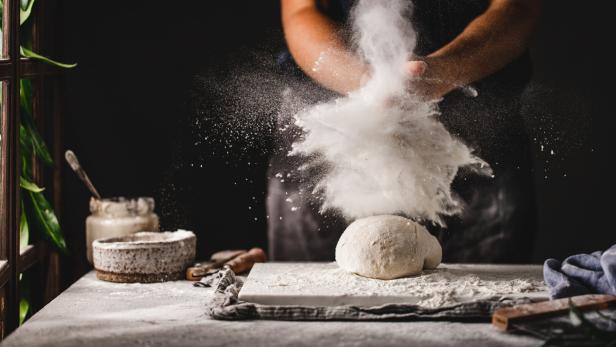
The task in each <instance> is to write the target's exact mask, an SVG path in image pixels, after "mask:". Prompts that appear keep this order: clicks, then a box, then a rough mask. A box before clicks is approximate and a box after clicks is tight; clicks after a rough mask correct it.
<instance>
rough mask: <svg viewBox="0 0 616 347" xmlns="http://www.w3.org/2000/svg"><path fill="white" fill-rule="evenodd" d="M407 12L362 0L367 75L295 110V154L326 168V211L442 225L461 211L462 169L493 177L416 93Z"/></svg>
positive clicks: (320, 191) (321, 180)
mask: <svg viewBox="0 0 616 347" xmlns="http://www.w3.org/2000/svg"><path fill="white" fill-rule="evenodd" d="M410 12H411V9H410V8H409V2H408V1H403V0H396V1H394V0H380V1H374V0H364V1H359V2H358V3H357V5H356V6H355V7H354V10H353V15H352V17H353V19H354V20H353V25H354V27H353V28H354V32H355V39H356V43H357V45H358V55H359V56H360V57H361V58H363V60H364V61H365V62H367V63H368V64H369V65H370V67H371V70H372V74H371V78H370V80H369V81H368V82H367V83H366V85H365V86H364V87H362V88H360V89H359V90H356V91H354V92H352V93H350V94H349V95H346V96H344V97H340V98H338V99H335V100H333V101H331V102H327V103H322V104H318V105H316V106H314V107H310V108H307V109H303V110H301V111H300V112H299V113H297V114H296V115H295V119H296V122H295V124H296V125H297V126H299V127H301V129H302V130H303V137H302V138H301V139H300V140H298V141H297V142H295V143H294V144H293V150H292V151H291V153H290V155H291V156H298V157H300V158H302V157H303V158H306V162H305V165H303V166H301V167H300V169H304V170H310V169H317V170H321V168H325V169H322V170H321V171H322V172H321V175H320V176H319V177H317V178H318V182H317V184H316V187H315V188H314V190H313V194H316V195H318V196H319V197H322V198H323V204H322V210H328V209H333V210H338V211H340V212H342V214H343V215H344V216H345V217H346V218H347V219H349V220H353V219H357V218H362V217H367V216H373V215H380V214H402V215H405V216H407V217H410V218H412V219H415V220H426V221H431V222H434V223H437V224H441V225H442V224H444V222H443V220H442V216H446V215H454V214H457V213H459V212H461V209H462V206H461V203H460V202H459V201H458V199H457V198H456V196H455V194H453V193H452V191H451V182H452V181H453V179H454V177H455V176H456V174H457V172H458V169H459V168H460V167H469V168H473V169H474V170H476V171H477V172H480V173H483V174H491V171H490V169H489V166H488V164H487V163H486V162H484V161H483V160H481V159H480V158H478V157H477V156H475V155H474V154H473V150H472V149H471V148H469V147H468V146H467V145H466V144H464V143H463V142H462V141H461V140H460V139H458V138H456V137H455V136H453V135H451V134H450V133H449V132H448V131H447V129H446V128H445V127H444V126H443V124H442V123H441V122H440V121H439V120H438V114H439V113H438V109H437V104H436V102H435V101H432V102H426V101H424V100H423V98H422V97H421V96H419V95H416V94H414V93H415V90H414V89H413V87H412V86H411V85H410V81H411V80H410V79H409V76H408V73H407V72H405V64H406V63H407V62H408V60H409V57H410V55H411V53H412V52H413V50H414V48H415V44H416V35H415V31H414V30H413V28H412V27H411V25H410V23H409V21H408V17H409V15H410ZM319 59H321V58H319ZM319 64H320V62H317V66H318V65H319Z"/></svg>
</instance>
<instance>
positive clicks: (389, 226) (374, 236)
mask: <svg viewBox="0 0 616 347" xmlns="http://www.w3.org/2000/svg"><path fill="white" fill-rule="evenodd" d="M441 258H442V249H441V245H440V244H439V243H438V241H437V239H436V238H435V237H434V236H432V235H431V234H430V233H429V232H428V230H426V228H424V227H423V226H422V225H420V224H418V223H416V222H414V221H412V220H410V219H407V218H404V217H400V216H393V215H381V216H372V217H367V218H361V219H358V220H356V221H354V222H353V223H351V225H349V226H348V227H347V228H346V230H345V231H344V233H342V236H340V239H339V240H338V244H337V245H336V263H338V266H340V267H341V268H342V269H344V270H346V271H348V272H352V273H355V274H358V275H360V276H364V277H370V278H377V279H384V280H386V279H394V278H399V277H404V276H410V275H416V274H419V273H421V271H422V270H423V269H434V268H436V267H437V266H438V265H439V264H440V263H441Z"/></svg>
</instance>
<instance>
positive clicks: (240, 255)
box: [186, 248, 267, 281]
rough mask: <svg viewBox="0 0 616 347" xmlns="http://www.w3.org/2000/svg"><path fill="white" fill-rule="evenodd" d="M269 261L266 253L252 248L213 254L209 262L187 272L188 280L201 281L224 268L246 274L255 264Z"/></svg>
mask: <svg viewBox="0 0 616 347" xmlns="http://www.w3.org/2000/svg"><path fill="white" fill-rule="evenodd" d="M266 260H267V256H266V255H265V251H263V249H261V248H251V249H250V250H249V251H246V250H227V251H220V252H216V253H214V254H212V257H211V258H210V261H209V262H201V263H197V264H195V265H194V266H191V267H189V268H188V269H187V270H186V279H187V280H189V281H199V280H200V279H201V278H203V277H204V276H206V275H210V274H213V273H215V272H216V271H218V270H220V269H221V268H223V267H229V268H230V269H231V270H233V272H235V273H236V274H240V273H243V272H246V271H248V270H250V269H251V268H252V266H253V265H254V264H255V263H262V262H265V261H266Z"/></svg>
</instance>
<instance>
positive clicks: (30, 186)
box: [19, 176, 45, 193]
mask: <svg viewBox="0 0 616 347" xmlns="http://www.w3.org/2000/svg"><path fill="white" fill-rule="evenodd" d="M19 186H20V187H22V188H23V189H25V190H29V191H31V192H35V193H40V192H42V191H43V190H45V188H41V187H39V186H37V185H36V183H34V182H31V181H29V180H27V179H25V178H24V177H23V176H21V177H19Z"/></svg>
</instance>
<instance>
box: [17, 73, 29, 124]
mask: <svg viewBox="0 0 616 347" xmlns="http://www.w3.org/2000/svg"><path fill="white" fill-rule="evenodd" d="M19 103H20V104H21V107H22V113H23V112H26V113H27V114H28V115H29V116H30V117H32V81H30V80H29V79H21V80H19Z"/></svg>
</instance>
